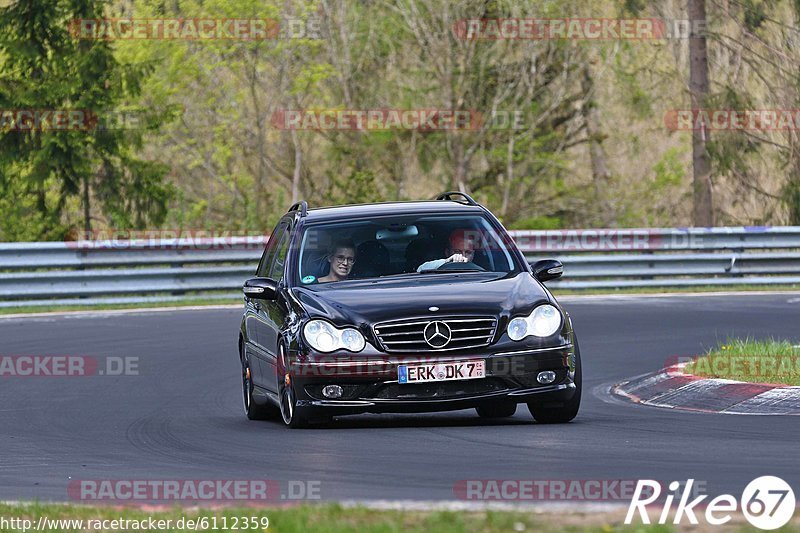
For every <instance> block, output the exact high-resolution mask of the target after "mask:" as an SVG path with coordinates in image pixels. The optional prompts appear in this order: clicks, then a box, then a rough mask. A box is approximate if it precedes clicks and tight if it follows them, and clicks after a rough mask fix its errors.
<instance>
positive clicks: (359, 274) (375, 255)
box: [352, 240, 391, 278]
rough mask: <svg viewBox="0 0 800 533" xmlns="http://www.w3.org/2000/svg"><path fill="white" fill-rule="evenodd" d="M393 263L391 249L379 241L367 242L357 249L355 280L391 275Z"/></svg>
mask: <svg viewBox="0 0 800 533" xmlns="http://www.w3.org/2000/svg"><path fill="white" fill-rule="evenodd" d="M390 264H391V261H390V257H389V249H388V248H386V246H384V245H383V243H380V242H378V241H374V240H373V241H365V242H362V243H361V244H359V245H358V247H357V248H356V264H355V265H353V274H352V275H353V277H354V278H367V277H375V276H382V275H384V274H389V267H390Z"/></svg>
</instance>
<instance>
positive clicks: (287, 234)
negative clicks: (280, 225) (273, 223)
mask: <svg viewBox="0 0 800 533" xmlns="http://www.w3.org/2000/svg"><path fill="white" fill-rule="evenodd" d="M291 236H292V232H291V231H288V228H287V231H284V232H283V235H282V236H281V240H280V241H278V245H277V247H276V248H275V260H274V261H273V262H272V268H270V271H269V277H270V278H272V279H274V280H275V281H281V280H282V279H283V273H284V265H286V254H287V253H288V252H289V241H290V240H291Z"/></svg>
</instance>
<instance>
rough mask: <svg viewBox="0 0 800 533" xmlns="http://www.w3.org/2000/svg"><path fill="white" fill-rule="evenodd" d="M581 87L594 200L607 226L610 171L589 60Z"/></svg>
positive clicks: (609, 208)
mask: <svg viewBox="0 0 800 533" xmlns="http://www.w3.org/2000/svg"><path fill="white" fill-rule="evenodd" d="M585 61H586V63H585V64H584V66H583V78H582V80H581V89H582V91H583V94H584V97H583V98H584V100H583V106H582V113H583V120H584V123H585V124H586V137H587V138H588V139H589V160H590V161H591V165H592V184H593V186H594V194H595V201H596V202H597V207H598V215H599V217H600V222H601V225H603V226H608V225H609V224H611V223H613V222H614V218H615V217H614V216H613V213H612V212H611V206H610V205H609V202H608V190H607V189H608V181H609V179H611V172H610V171H609V170H608V156H607V155H606V151H605V150H604V149H603V139H604V135H603V133H602V131H601V130H600V117H599V116H598V113H597V104H596V102H595V100H594V78H592V73H591V70H590V67H589V60H588V59H586V60H585Z"/></svg>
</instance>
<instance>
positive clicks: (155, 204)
mask: <svg viewBox="0 0 800 533" xmlns="http://www.w3.org/2000/svg"><path fill="white" fill-rule="evenodd" d="M107 4H108V1H107V0H37V1H35V2H34V1H31V2H16V3H12V4H11V5H10V6H8V7H5V8H2V9H0V73H1V74H0V103H2V106H3V107H4V108H6V109H16V110H52V111H65V110H68V111H72V110H83V112H84V113H86V115H84V116H85V117H88V116H90V115H91V116H95V117H99V118H100V119H101V123H100V124H96V123H94V122H92V121H90V120H84V121H83V123H82V127H79V128H73V129H46V128H35V127H34V128H31V129H22V128H20V129H19V130H17V129H16V128H4V129H2V130H0V153H1V154H2V155H1V156H0V174H2V176H3V180H2V182H0V191H1V192H2V193H3V194H2V196H3V197H4V198H5V199H8V198H17V199H18V200H19V202H18V204H17V205H16V206H15V209H14V210H13V213H14V217H15V218H14V219H13V220H11V221H7V222H6V225H7V226H8V227H9V228H16V229H7V230H6V231H4V232H3V234H2V235H0V238H2V239H8V238H18V237H17V235H20V234H21V235H28V236H30V237H31V238H37V239H42V238H54V237H55V238H58V237H59V236H63V235H64V234H65V233H66V232H67V230H68V229H69V228H70V227H74V226H75V225H78V219H77V216H76V215H77V213H75V212H74V211H73V212H72V213H67V214H66V216H65V211H66V208H67V207H68V206H69V205H70V204H71V203H74V202H73V200H74V199H76V198H80V202H81V203H82V210H83V211H85V212H88V213H89V214H90V216H97V215H98V213H96V212H93V209H92V207H93V206H92V205H87V203H89V202H92V200H93V199H96V200H97V201H98V202H99V206H98V207H99V208H100V209H99V210H100V212H101V213H102V214H104V215H106V216H108V217H109V218H110V220H111V221H112V222H113V223H119V224H122V225H124V226H130V225H135V226H139V227H141V226H143V225H145V224H148V223H149V224H160V223H161V222H162V221H163V220H164V214H165V210H166V206H167V203H168V202H169V200H170V199H171V197H172V190H171V189H170V188H168V187H165V186H164V185H163V184H162V178H163V176H164V174H165V173H166V170H167V169H166V166H165V165H163V164H158V163H149V162H146V161H143V160H140V159H139V158H138V157H137V156H136V155H135V152H136V151H138V150H139V149H140V148H141V146H142V139H143V130H142V129H138V128H139V127H138V126H137V127H134V128H130V127H129V125H128V124H124V123H123V124H121V125H120V124H119V123H117V122H116V121H115V120H110V118H111V117H116V115H115V113H116V112H118V111H120V109H121V108H122V105H123V104H125V103H126V101H127V100H129V99H131V98H136V97H137V96H138V95H139V94H140V91H141V82H142V80H143V79H144V78H146V76H147V75H148V72H149V71H150V70H151V69H150V67H148V66H147V65H139V64H126V63H120V62H119V61H118V60H117V59H116V57H115V56H114V51H113V49H112V47H111V46H110V44H109V43H108V42H106V41H88V40H79V39H75V38H73V37H72V36H71V35H70V34H69V33H68V28H69V24H70V22H71V21H73V20H75V19H94V18H100V17H102V16H103V14H104V9H105V7H106V6H107ZM140 110H141V109H140V108H137V107H136V106H135V105H134V106H130V107H128V108H127V112H128V116H132V115H134V114H135V113H136V112H137V111H140ZM160 122H161V119H160V118H158V117H155V118H153V117H151V119H150V123H149V126H150V127H151V128H157V127H158V125H159V123H160ZM32 199H33V200H32ZM78 216H79V215H78ZM89 224H90V220H88V219H84V221H83V224H82V225H84V226H88V225H89Z"/></svg>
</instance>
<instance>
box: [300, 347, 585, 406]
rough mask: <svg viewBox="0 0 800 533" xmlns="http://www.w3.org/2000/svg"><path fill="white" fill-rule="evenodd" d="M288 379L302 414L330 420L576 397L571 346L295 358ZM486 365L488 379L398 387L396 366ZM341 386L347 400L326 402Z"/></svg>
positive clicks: (560, 401) (557, 401) (340, 399)
mask: <svg viewBox="0 0 800 533" xmlns="http://www.w3.org/2000/svg"><path fill="white" fill-rule="evenodd" d="M292 359H293V361H292V365H291V366H290V368H289V373H290V379H291V382H292V385H293V388H294V391H295V395H296V397H297V406H298V407H299V408H304V409H309V410H313V411H317V412H324V414H327V415H337V414H351V413H362V412H425V411H446V410H455V409H467V408H471V407H478V406H480V405H486V404H487V403H492V402H498V403H500V402H514V403H523V402H531V401H540V402H546V403H562V402H565V401H567V400H569V399H570V398H571V397H572V396H573V395H574V394H575V390H576V387H575V384H574V383H573V378H574V354H573V346H572V344H565V345H561V346H557V347H552V348H540V349H534V350H518V351H513V352H498V353H489V354H483V355H475V354H471V355H453V354H448V355H446V356H441V355H436V356H433V355H425V356H420V357H409V356H396V355H382V356H369V357H347V356H345V357H335V356H318V357H308V356H306V357H303V356H298V357H293V358H292ZM473 359H482V360H484V361H485V363H486V376H485V377H484V378H477V379H469V380H454V381H432V382H423V383H413V384H407V383H406V384H401V383H399V382H398V366H399V365H414V364H426V363H439V362H447V361H468V360H473ZM546 370H550V371H553V372H555V374H556V379H555V381H553V382H552V383H548V384H540V383H539V382H538V381H537V376H538V375H539V373H540V372H543V371H546ZM326 385H339V386H340V387H342V389H343V395H342V397H341V398H338V399H331V398H326V397H325V396H324V395H323V394H322V389H323V388H324V387H325V386H326Z"/></svg>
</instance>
